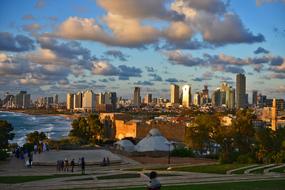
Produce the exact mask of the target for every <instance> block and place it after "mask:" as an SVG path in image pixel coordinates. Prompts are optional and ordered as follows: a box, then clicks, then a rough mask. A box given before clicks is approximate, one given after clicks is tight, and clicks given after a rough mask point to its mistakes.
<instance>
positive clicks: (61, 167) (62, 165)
mask: <svg viewBox="0 0 285 190" xmlns="http://www.w3.org/2000/svg"><path fill="white" fill-rule="evenodd" d="M77 165H78V166H81V171H82V174H85V159H84V157H82V158H79V160H78V164H77ZM69 167H70V168H71V170H70V171H71V172H74V167H75V160H74V158H73V159H72V160H71V161H70V163H69V161H68V159H67V158H65V159H64V160H57V161H56V170H57V171H63V172H68V171H69Z"/></svg>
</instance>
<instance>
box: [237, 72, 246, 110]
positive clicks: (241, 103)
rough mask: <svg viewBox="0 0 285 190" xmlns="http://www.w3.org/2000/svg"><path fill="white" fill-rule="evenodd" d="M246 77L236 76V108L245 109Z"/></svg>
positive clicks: (242, 75)
mask: <svg viewBox="0 0 285 190" xmlns="http://www.w3.org/2000/svg"><path fill="white" fill-rule="evenodd" d="M245 92H246V77H245V75H244V74H241V73H239V74H237V76H236V105H237V108H245V106H246V95H245Z"/></svg>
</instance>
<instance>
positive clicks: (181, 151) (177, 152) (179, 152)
mask: <svg viewBox="0 0 285 190" xmlns="http://www.w3.org/2000/svg"><path fill="white" fill-rule="evenodd" d="M171 155H172V156H178V157H193V156H194V153H193V151H192V150H191V149H187V148H176V149H174V150H173V151H172V152H171Z"/></svg>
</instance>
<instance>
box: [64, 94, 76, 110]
mask: <svg viewBox="0 0 285 190" xmlns="http://www.w3.org/2000/svg"><path fill="white" fill-rule="evenodd" d="M66 109H67V110H73V109H74V94H72V93H67V95H66Z"/></svg>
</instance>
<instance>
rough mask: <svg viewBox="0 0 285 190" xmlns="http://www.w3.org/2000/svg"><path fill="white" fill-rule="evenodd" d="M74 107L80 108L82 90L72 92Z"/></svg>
mask: <svg viewBox="0 0 285 190" xmlns="http://www.w3.org/2000/svg"><path fill="white" fill-rule="evenodd" d="M74 109H75V110H81V109H82V92H77V93H76V94H74Z"/></svg>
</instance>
